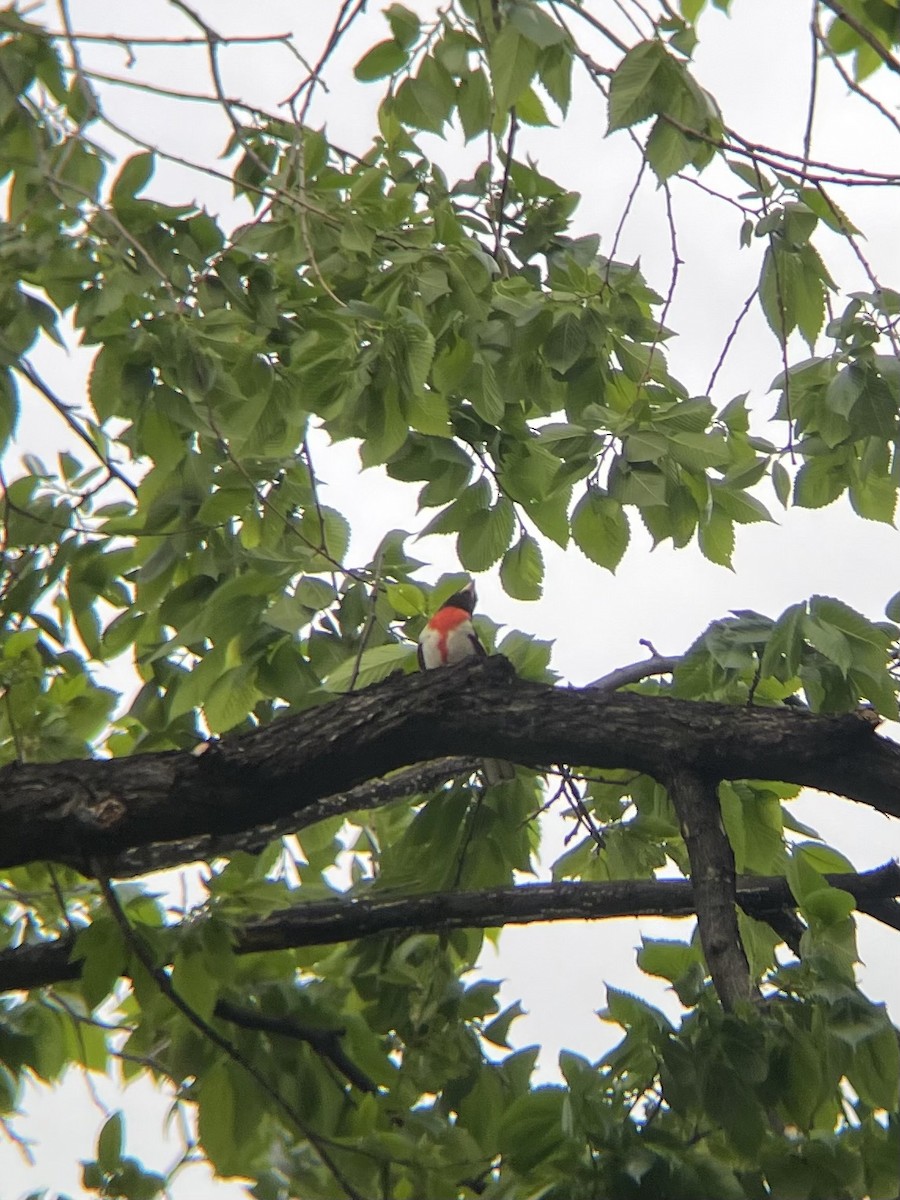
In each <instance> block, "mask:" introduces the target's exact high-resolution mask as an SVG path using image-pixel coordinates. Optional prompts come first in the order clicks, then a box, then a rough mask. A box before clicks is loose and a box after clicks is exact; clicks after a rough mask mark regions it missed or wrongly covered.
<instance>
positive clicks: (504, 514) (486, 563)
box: [456, 497, 515, 572]
mask: <svg viewBox="0 0 900 1200" xmlns="http://www.w3.org/2000/svg"><path fill="white" fill-rule="evenodd" d="M514 528H515V513H514V510H513V506H512V504H511V503H510V502H509V500H507V499H506V498H505V497H501V499H499V500H498V501H497V503H496V504H495V505H493V507H491V508H481V509H477V510H476V511H475V512H473V513H472V514H471V516H469V517H468V518H467V519H466V522H465V524H464V525H463V526H462V528H461V529H460V531H459V536H458V538H457V539H456V550H457V554H458V555H459V561H460V563H461V564H462V566H463V567H464V568H465V569H466V570H467V571H475V572H480V571H486V570H487V569H488V568H489V567H492V566H493V565H494V563H495V562H497V560H498V559H499V558H500V557H501V555H502V554H503V553H504V551H505V550H506V548H507V546H509V543H510V541H511V539H512V535H513V530H514Z"/></svg>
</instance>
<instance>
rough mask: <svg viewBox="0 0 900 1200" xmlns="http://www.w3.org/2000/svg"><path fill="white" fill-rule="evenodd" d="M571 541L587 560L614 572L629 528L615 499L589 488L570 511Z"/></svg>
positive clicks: (624, 545) (626, 540)
mask: <svg viewBox="0 0 900 1200" xmlns="http://www.w3.org/2000/svg"><path fill="white" fill-rule="evenodd" d="M571 525H572V540H573V541H574V542H575V545H576V546H577V547H578V549H579V550H580V551H581V552H582V554H584V555H585V557H586V558H589V559H590V560H591V562H595V563H597V564H598V565H599V566H601V567H606V568H607V570H609V571H615V569H616V567H617V566H618V565H619V563H620V562H621V561H622V556H623V555H624V553H625V551H626V549H627V548H628V541H629V537H630V531H629V527H628V518H627V516H626V515H625V512H624V510H623V508H622V505H621V504H620V503H619V501H618V500H614V499H613V498H612V497H611V496H607V495H605V494H604V493H602V492H601V491H600V490H599V489H597V488H591V489H590V490H589V491H587V492H586V493H585V495H584V496H582V498H581V499H580V500H579V501H578V503H577V504H576V505H575V508H574V510H573V512H572V521H571Z"/></svg>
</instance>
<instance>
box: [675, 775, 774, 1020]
mask: <svg viewBox="0 0 900 1200" xmlns="http://www.w3.org/2000/svg"><path fill="white" fill-rule="evenodd" d="M666 786H667V788H668V792H669V797H670V798H671V800H672V803H673V804H674V806H675V811H676V813H677V814H678V820H679V822H680V824H681V832H682V834H683V835H684V844H685V846H686V847H687V852H688V858H689V860H690V864H691V883H692V885H693V889H694V903H695V904H696V907H697V928H698V930H699V931H700V943H701V945H702V946H703V953H704V954H705V955H706V964H707V966H708V967H709V973H710V975H711V977H712V981H713V985H714V986H715V989H716V992H717V993H718V996H719V999H720V1000H721V1002H722V1007H723V1008H724V1009H725V1010H726V1012H727V1011H728V1010H730V1009H732V1008H734V1006H735V1005H736V1004H737V1003H739V1002H740V1001H741V1000H749V999H750V998H751V996H752V995H753V990H754V989H753V984H752V982H751V979H750V964H749V963H748V962H747V955H746V954H745V953H744V945H743V943H742V941H741V935H740V932H739V930H738V923H737V911H736V909H735V903H736V900H737V892H736V880H735V871H734V851H733V850H732V849H731V843H730V842H729V840H728V835H727V834H726V832H725V827H724V825H723V824H722V812H721V809H720V808H719V797H718V792H717V788H716V780H715V779H710V778H708V777H705V776H703V775H699V774H696V773H695V772H693V771H685V770H681V769H678V770H676V771H673V773H672V775H671V776H670V778H669V779H668V781H667V784H666Z"/></svg>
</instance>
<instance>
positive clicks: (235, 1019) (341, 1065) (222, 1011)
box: [216, 1000, 378, 1092]
mask: <svg viewBox="0 0 900 1200" xmlns="http://www.w3.org/2000/svg"><path fill="white" fill-rule="evenodd" d="M216 1016H217V1017H221V1018H222V1020H223V1021H230V1022H231V1023H232V1024H233V1025H239V1026H240V1027H241V1029H256V1030H259V1031H260V1032H261V1033H271V1034H275V1035H276V1036H278V1037H289V1038H293V1039H294V1040H296V1041H300V1042H306V1044H307V1045H308V1046H309V1047H310V1048H311V1049H312V1050H313V1051H314V1052H315V1053H316V1054H318V1055H319V1057H320V1058H323V1059H325V1060H326V1061H327V1062H329V1063H330V1064H331V1065H332V1066H333V1067H334V1068H335V1070H337V1071H339V1072H340V1074H341V1075H343V1076H344V1078H345V1079H346V1080H347V1081H348V1082H349V1083H352V1084H353V1086H354V1087H357V1088H359V1090H360V1091H361V1092H377V1091H378V1089H377V1087H376V1086H375V1084H374V1083H373V1082H372V1080H371V1079H370V1078H369V1077H368V1075H366V1073H365V1072H364V1071H362V1070H361V1069H360V1068H359V1067H358V1066H357V1065H356V1063H354V1062H353V1061H352V1060H351V1059H350V1058H349V1057H348V1056H347V1054H346V1052H345V1050H344V1048H343V1046H342V1045H341V1037H342V1036H343V1035H344V1033H345V1032H346V1030H344V1029H321V1028H319V1027H317V1026H315V1025H306V1024H304V1022H302V1021H298V1020H296V1019H295V1018H294V1017H270V1016H267V1015H266V1014H265V1013H260V1012H254V1011H253V1010H252V1009H249V1008H241V1007H240V1006H239V1005H237V1004H233V1003H232V1002H231V1001H230V1000H218V1001H217V1002H216Z"/></svg>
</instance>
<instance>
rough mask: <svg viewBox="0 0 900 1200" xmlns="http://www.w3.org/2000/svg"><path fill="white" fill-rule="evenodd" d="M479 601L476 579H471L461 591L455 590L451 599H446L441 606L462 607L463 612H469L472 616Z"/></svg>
mask: <svg viewBox="0 0 900 1200" xmlns="http://www.w3.org/2000/svg"><path fill="white" fill-rule="evenodd" d="M477 601H478V597H477V596H476V595H475V581H474V579H470V580H469V582H468V583H467V584H466V586H465V587H464V588H463V589H462V590H461V591H459V592H454V593H453V595H452V596H451V597H450V599H449V600H445V601H444V603H443V604H442V605H441V608H461V609H462V610H463V612H467V613H468V614H469V616H471V615H472V613H473V612H474V611H475V605H476V603H477Z"/></svg>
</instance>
